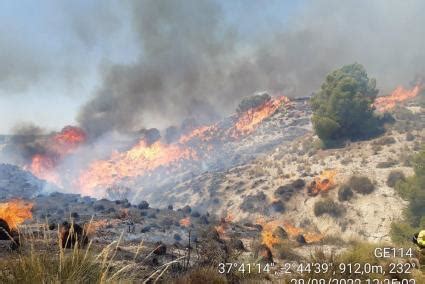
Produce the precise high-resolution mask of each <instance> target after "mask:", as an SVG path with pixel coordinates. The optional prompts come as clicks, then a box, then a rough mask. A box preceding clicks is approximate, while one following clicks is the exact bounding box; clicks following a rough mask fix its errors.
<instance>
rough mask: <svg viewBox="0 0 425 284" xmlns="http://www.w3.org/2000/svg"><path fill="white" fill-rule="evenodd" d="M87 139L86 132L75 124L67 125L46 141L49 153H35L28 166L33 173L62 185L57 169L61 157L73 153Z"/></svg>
mask: <svg viewBox="0 0 425 284" xmlns="http://www.w3.org/2000/svg"><path fill="white" fill-rule="evenodd" d="M85 141H86V134H85V132H84V131H83V130H82V129H80V128H78V127H74V126H66V127H64V128H63V129H62V131H61V132H59V133H57V134H55V135H53V136H52V137H50V138H49V139H48V141H47V142H46V149H47V154H41V153H38V154H35V155H34V156H33V157H32V159H31V164H30V165H29V166H27V167H25V168H26V169H28V170H29V171H30V172H31V173H32V174H33V175H35V176H36V177H38V178H41V179H44V180H47V181H49V182H51V183H54V184H56V185H58V186H61V179H60V177H59V174H58V173H57V171H56V167H57V166H58V164H59V162H60V160H61V159H63V158H64V157H65V156H67V155H69V154H72V153H74V152H75V150H76V149H77V148H78V147H79V146H80V145H81V144H82V143H84V142H85Z"/></svg>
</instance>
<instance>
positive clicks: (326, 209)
mask: <svg viewBox="0 0 425 284" xmlns="http://www.w3.org/2000/svg"><path fill="white" fill-rule="evenodd" d="M343 213H344V208H343V207H342V206H341V205H339V204H338V203H336V202H334V201H333V200H332V199H328V198H327V199H324V200H319V201H317V202H316V203H315V204H314V215H316V216H317V217H319V216H322V215H323V214H328V215H330V216H332V217H340V216H341V215H342V214H343Z"/></svg>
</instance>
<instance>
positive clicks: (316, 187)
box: [307, 170, 336, 196]
mask: <svg viewBox="0 0 425 284" xmlns="http://www.w3.org/2000/svg"><path fill="white" fill-rule="evenodd" d="M335 176H336V172H335V170H325V171H323V172H322V174H321V175H320V176H318V177H315V179H314V181H312V182H311V183H310V184H309V186H307V190H308V193H309V194H310V195H313V196H315V195H317V194H319V193H320V192H327V191H329V190H330V189H332V188H333V187H334V186H335V184H336V181H335Z"/></svg>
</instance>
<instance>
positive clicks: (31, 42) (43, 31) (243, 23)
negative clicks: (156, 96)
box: [0, 0, 298, 133]
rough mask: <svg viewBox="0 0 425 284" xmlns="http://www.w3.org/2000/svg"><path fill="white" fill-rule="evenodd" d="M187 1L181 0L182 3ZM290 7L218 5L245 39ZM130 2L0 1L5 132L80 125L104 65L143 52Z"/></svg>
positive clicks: (0, 102) (0, 109)
mask: <svg viewBox="0 0 425 284" xmlns="http://www.w3.org/2000/svg"><path fill="white" fill-rule="evenodd" d="M182 2H184V1H182ZM291 2H292V1H275V0H271V1H270V0H269V1H226V0H223V1H218V3H219V5H220V6H222V7H223V15H224V16H225V17H226V21H228V22H229V24H231V25H234V26H235V27H236V28H237V29H238V31H239V32H240V34H241V37H243V38H244V39H245V40H251V39H252V37H254V36H255V37H258V36H259V35H261V34H263V33H266V32H268V30H269V29H270V28H274V29H278V28H282V25H284V22H285V20H286V19H287V15H288V14H289V13H290V12H291V11H292V10H293V9H295V8H296V7H297V6H298V4H291ZM130 9H131V7H129V4H128V3H127V2H126V1H104V0H91V1H85V0H78V1H56V0H51V1H49V0H40V1H32V0H22V1H12V0H10V1H0V118H1V120H0V133H8V132H10V131H11V128H13V127H14V126H15V125H16V124H17V123H21V122H29V121H30V122H33V123H35V124H40V125H42V126H44V127H47V128H49V129H58V128H61V127H62V126H64V125H67V124H75V123H76V121H75V118H76V115H77V113H78V109H79V108H80V107H81V105H82V104H83V103H84V102H86V101H87V100H88V99H89V98H90V97H91V96H92V95H93V93H94V92H95V89H96V87H97V86H98V84H99V76H100V75H99V72H100V70H99V66H100V65H102V64H110V63H111V62H113V63H129V62H130V63H131V62H132V61H134V60H136V58H137V57H138V56H139V54H140V53H142V52H143V51H142V50H141V49H140V48H139V46H138V44H137V43H135V41H136V39H135V37H136V35H135V32H134V28H133V26H132V23H131V19H130V18H131V15H130V13H131V12H130Z"/></svg>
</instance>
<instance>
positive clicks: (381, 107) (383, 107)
mask: <svg viewBox="0 0 425 284" xmlns="http://www.w3.org/2000/svg"><path fill="white" fill-rule="evenodd" d="M420 91H421V87H420V86H419V85H416V86H415V87H413V88H412V89H405V88H404V87H403V86H398V87H397V88H396V89H395V90H394V91H393V92H392V93H391V94H390V95H389V96H384V97H379V98H376V100H375V103H374V106H375V108H376V110H377V111H379V112H385V111H388V110H391V109H393V108H394V107H395V106H396V105H397V103H399V102H403V101H406V100H408V99H411V98H414V97H416V96H417V95H418V94H419V92H420Z"/></svg>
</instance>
